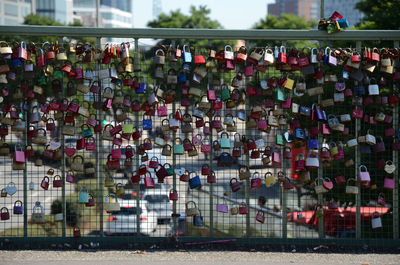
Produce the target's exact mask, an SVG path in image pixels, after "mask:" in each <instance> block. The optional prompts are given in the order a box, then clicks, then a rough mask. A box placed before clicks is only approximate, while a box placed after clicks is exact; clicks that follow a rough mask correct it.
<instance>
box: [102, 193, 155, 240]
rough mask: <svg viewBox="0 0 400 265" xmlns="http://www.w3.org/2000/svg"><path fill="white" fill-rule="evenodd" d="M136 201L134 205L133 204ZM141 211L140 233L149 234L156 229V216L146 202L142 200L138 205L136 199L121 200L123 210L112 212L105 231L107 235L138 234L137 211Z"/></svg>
mask: <svg viewBox="0 0 400 265" xmlns="http://www.w3.org/2000/svg"><path fill="white" fill-rule="evenodd" d="M133 203H134V205H132V204H133ZM138 210H139V211H140V233H141V234H142V235H146V236H149V235H150V234H151V233H153V232H155V231H156V226H157V223H156V220H155V217H154V216H153V215H152V214H150V213H149V212H148V211H147V209H146V206H145V203H143V202H140V207H139V208H137V207H136V201H134V200H127V201H124V200H123V201H122V202H121V210H120V211H119V212H115V213H112V214H110V216H109V217H108V220H107V226H106V229H105V233H106V234H107V235H135V234H137V224H136V220H137V219H136V218H137V211H138Z"/></svg>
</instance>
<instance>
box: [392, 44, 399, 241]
mask: <svg viewBox="0 0 400 265" xmlns="http://www.w3.org/2000/svg"><path fill="white" fill-rule="evenodd" d="M393 44H394V45H393V46H394V48H398V47H399V41H394V43H393ZM395 88H396V91H397V86H396V87H395V85H394V84H393V90H395ZM393 128H395V130H397V129H398V128H399V105H398V104H396V105H395V106H394V107H393ZM398 140H399V139H398ZM392 152H393V164H394V165H398V164H399V154H398V151H392ZM393 177H394V189H393V238H394V239H398V238H399V171H398V170H396V171H395V172H394V173H393Z"/></svg>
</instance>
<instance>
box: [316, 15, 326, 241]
mask: <svg viewBox="0 0 400 265" xmlns="http://www.w3.org/2000/svg"><path fill="white" fill-rule="evenodd" d="M321 12H322V13H323V9H321ZM318 45H319V47H320V48H322V46H321V41H318ZM318 66H319V67H320V66H321V63H318ZM318 104H321V95H319V96H318ZM321 126H322V124H321V122H319V121H318V128H319V129H320V128H321ZM322 143H323V137H322V135H321V134H320V133H319V134H318V147H320V148H321V147H322ZM320 162H321V161H320ZM323 173H324V169H323V166H322V165H320V167H318V173H317V174H318V176H317V181H319V180H318V178H319V177H320V176H323ZM317 199H318V205H320V206H321V207H323V204H324V196H323V194H318V196H317ZM322 209H323V208H322ZM318 237H319V238H324V237H325V231H324V216H323V215H322V216H321V217H319V218H318Z"/></svg>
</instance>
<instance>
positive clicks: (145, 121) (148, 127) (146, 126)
mask: <svg viewBox="0 0 400 265" xmlns="http://www.w3.org/2000/svg"><path fill="white" fill-rule="evenodd" d="M142 125H143V130H151V129H152V128H153V123H152V121H151V119H143V123H142Z"/></svg>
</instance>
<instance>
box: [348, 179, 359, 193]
mask: <svg viewBox="0 0 400 265" xmlns="http://www.w3.org/2000/svg"><path fill="white" fill-rule="evenodd" d="M350 182H353V183H354V184H353V185H351V184H350ZM346 193H347V194H358V187H357V186H356V180H355V179H354V178H349V179H348V180H347V184H346Z"/></svg>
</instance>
